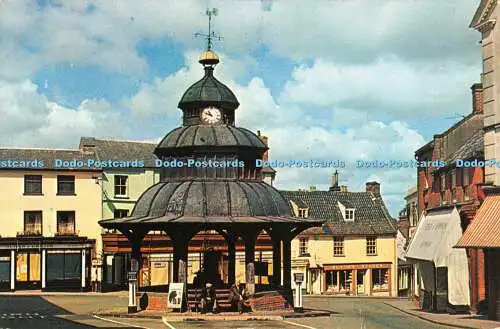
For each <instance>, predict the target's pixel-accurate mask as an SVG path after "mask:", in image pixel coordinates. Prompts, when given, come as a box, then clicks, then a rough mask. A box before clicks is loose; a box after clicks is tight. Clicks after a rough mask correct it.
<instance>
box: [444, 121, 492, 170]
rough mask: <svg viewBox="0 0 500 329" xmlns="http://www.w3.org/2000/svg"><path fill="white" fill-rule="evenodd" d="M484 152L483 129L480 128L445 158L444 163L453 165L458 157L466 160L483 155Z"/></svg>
mask: <svg viewBox="0 0 500 329" xmlns="http://www.w3.org/2000/svg"><path fill="white" fill-rule="evenodd" d="M483 152H484V131H483V130H482V129H480V130H478V131H476V132H475V133H474V135H472V136H471V137H470V138H469V139H468V140H467V141H466V142H465V143H464V144H463V145H462V146H460V148H459V149H458V150H456V151H455V152H454V153H453V154H452V155H451V156H450V157H449V158H448V159H447V160H446V163H447V164H449V165H454V164H455V162H456V161H457V160H459V159H461V160H468V159H472V158H477V157H480V156H482V155H483Z"/></svg>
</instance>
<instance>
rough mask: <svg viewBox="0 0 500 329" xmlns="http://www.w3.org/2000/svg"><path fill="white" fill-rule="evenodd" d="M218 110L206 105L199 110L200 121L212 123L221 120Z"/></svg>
mask: <svg viewBox="0 0 500 329" xmlns="http://www.w3.org/2000/svg"><path fill="white" fill-rule="evenodd" d="M221 118H222V115H221V113H220V110H219V109H217V108H215V107H207V108H205V109H203V111H202V112H201V121H202V122H203V123H205V124H214V123H218V122H220V121H221Z"/></svg>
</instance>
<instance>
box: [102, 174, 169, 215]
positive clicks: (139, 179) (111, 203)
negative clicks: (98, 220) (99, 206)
mask: <svg viewBox="0 0 500 329" xmlns="http://www.w3.org/2000/svg"><path fill="white" fill-rule="evenodd" d="M115 175H124V176H128V186H127V190H128V191H127V192H128V196H127V198H116V197H115ZM159 181H160V174H159V173H158V172H155V171H154V170H153V169H130V170H127V169H123V170H120V171H106V172H105V173H104V176H103V179H102V188H103V203H104V205H103V210H104V211H103V214H102V217H103V218H104V219H106V218H113V217H114V211H115V209H127V210H129V214H130V213H131V212H132V209H133V208H134V205H135V202H136V201H137V199H138V198H139V197H140V196H141V195H142V193H143V192H144V191H145V190H146V189H148V188H149V187H150V186H152V185H154V184H156V183H157V182H159Z"/></svg>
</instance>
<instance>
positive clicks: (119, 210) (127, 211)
mask: <svg viewBox="0 0 500 329" xmlns="http://www.w3.org/2000/svg"><path fill="white" fill-rule="evenodd" d="M122 211H124V212H126V215H125V216H117V213H119V212H122ZM128 214H129V210H128V209H115V210H114V211H113V218H123V217H127V216H128Z"/></svg>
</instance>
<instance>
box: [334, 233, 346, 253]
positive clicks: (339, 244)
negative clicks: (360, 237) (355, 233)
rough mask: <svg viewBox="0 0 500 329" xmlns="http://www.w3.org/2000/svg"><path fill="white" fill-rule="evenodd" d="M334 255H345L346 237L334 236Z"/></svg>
mask: <svg viewBox="0 0 500 329" xmlns="http://www.w3.org/2000/svg"><path fill="white" fill-rule="evenodd" d="M333 256H344V237H341V236H334V237H333Z"/></svg>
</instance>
